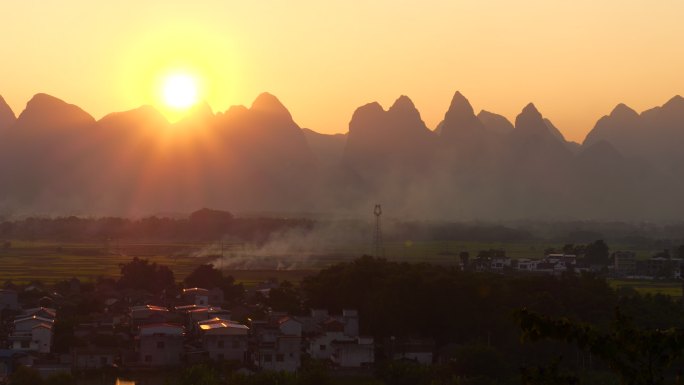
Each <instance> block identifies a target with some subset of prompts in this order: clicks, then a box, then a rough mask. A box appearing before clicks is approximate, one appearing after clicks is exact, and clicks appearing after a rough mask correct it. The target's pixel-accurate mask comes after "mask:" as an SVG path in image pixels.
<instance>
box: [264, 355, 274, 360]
mask: <svg viewBox="0 0 684 385" xmlns="http://www.w3.org/2000/svg"><path fill="white" fill-rule="evenodd" d="M271 358H272V357H271V355H270V354H264V362H271Z"/></svg>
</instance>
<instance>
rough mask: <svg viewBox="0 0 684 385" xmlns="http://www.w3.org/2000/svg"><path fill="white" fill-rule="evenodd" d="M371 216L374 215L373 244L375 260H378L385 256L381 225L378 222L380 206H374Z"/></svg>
mask: <svg viewBox="0 0 684 385" xmlns="http://www.w3.org/2000/svg"><path fill="white" fill-rule="evenodd" d="M373 214H375V237H374V240H373V241H374V242H373V244H374V246H375V258H379V257H384V256H385V248H384V246H383V244H382V223H381V221H380V216H381V215H382V206H380V205H379V204H376V205H375V208H374V209H373Z"/></svg>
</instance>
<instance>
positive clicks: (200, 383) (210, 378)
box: [177, 365, 219, 385]
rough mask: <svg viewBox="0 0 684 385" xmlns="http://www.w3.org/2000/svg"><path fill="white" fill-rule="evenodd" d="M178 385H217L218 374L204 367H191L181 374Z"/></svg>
mask: <svg viewBox="0 0 684 385" xmlns="http://www.w3.org/2000/svg"><path fill="white" fill-rule="evenodd" d="M177 384H178V385H218V384H219V376H218V373H217V372H216V371H215V370H214V369H212V368H210V367H208V366H205V365H195V366H191V367H189V368H187V369H185V370H183V372H182V373H181V375H180V377H179V378H178V382H177Z"/></svg>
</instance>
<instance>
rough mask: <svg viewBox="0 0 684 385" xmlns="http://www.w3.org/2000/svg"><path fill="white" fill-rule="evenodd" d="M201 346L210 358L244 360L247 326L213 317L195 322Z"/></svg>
mask: <svg viewBox="0 0 684 385" xmlns="http://www.w3.org/2000/svg"><path fill="white" fill-rule="evenodd" d="M197 324H198V328H199V330H200V334H201V340H202V346H203V347H204V349H205V350H206V351H207V352H208V353H209V358H211V359H212V360H219V361H222V360H233V361H240V362H244V360H245V354H246V353H247V348H248V335H249V328H248V327H247V326H245V325H242V324H240V323H238V322H234V321H230V320H224V319H220V318H213V319H210V320H206V321H200V322H198V323H197Z"/></svg>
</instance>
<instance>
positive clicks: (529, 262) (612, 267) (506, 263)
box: [461, 251, 682, 279]
mask: <svg viewBox="0 0 684 385" xmlns="http://www.w3.org/2000/svg"><path fill="white" fill-rule="evenodd" d="M499 254H500V255H495V256H493V257H488V258H477V259H475V260H474V261H472V262H470V263H468V264H467V266H466V264H465V263H462V264H461V267H462V268H463V269H472V270H475V271H480V272H483V271H488V272H515V271H517V272H528V273H541V274H555V275H560V274H562V273H564V272H568V271H573V272H576V273H580V272H583V271H591V272H598V271H604V270H605V271H607V274H608V275H609V276H611V277H616V278H632V279H680V278H681V277H682V273H681V270H682V259H680V258H672V257H668V256H653V257H650V258H647V259H638V258H637V256H636V253H634V252H632V251H616V252H614V253H613V254H612V260H613V262H612V263H611V264H609V265H607V266H603V265H588V264H586V263H582V261H581V259H580V260H578V258H577V256H576V255H574V254H548V255H546V256H545V257H544V258H538V259H533V258H518V259H512V258H508V257H506V256H505V255H504V253H499Z"/></svg>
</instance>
